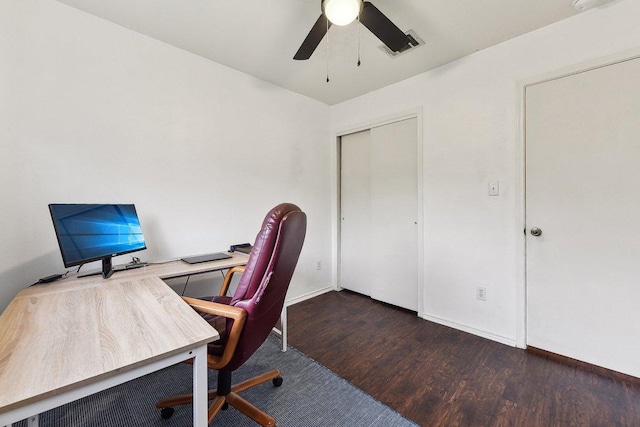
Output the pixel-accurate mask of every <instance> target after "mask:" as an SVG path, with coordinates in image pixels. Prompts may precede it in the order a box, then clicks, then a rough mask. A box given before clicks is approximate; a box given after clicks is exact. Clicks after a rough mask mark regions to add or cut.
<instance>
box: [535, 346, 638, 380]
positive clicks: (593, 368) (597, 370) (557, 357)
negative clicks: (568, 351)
mask: <svg viewBox="0 0 640 427" xmlns="http://www.w3.org/2000/svg"><path fill="white" fill-rule="evenodd" d="M526 351H527V352H528V353H531V354H535V355H537V356H540V357H544V358H546V359H549V360H553V361H554V362H556V363H561V364H563V365H565V366H570V367H572V368H577V369H581V370H584V371H588V372H592V373H594V374H597V375H600V376H601V377H605V378H610V379H612V380H615V381H625V382H627V383H629V384H633V385H634V386H635V387H638V386H640V378H638V377H634V376H633V375H629V374H625V373H622V372H618V371H614V370H612V369H608V368H604V367H602V366H598V365H592V364H591V363H587V362H583V361H581V360H577V359H573V358H571V357H568V356H563V355H561V354H557V353H553V352H551V351H548V350H543V349H541V348H537V347H531V346H528V347H527V349H526Z"/></svg>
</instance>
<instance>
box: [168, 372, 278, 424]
mask: <svg viewBox="0 0 640 427" xmlns="http://www.w3.org/2000/svg"><path fill="white" fill-rule="evenodd" d="M222 374H224V372H218V375H222ZM227 374H228V379H229V380H230V379H231V373H230V372H229V373H227ZM269 380H272V381H273V385H274V386H276V387H280V385H282V378H281V377H280V371H279V370H277V369H274V370H272V371H269V372H266V373H264V374H262V375H259V376H257V377H254V378H251V379H248V380H246V381H243V382H241V383H238V384H235V385H233V386H231V389H230V390H229V391H228V392H227V393H226V394H218V390H209V394H208V397H209V400H211V401H212V402H211V405H210V406H209V410H208V423H209V424H210V423H211V421H212V420H213V419H214V418H215V416H216V415H217V414H218V412H220V410H221V409H222V407H223V406H224V405H225V403H227V404H229V405H231V406H233V407H234V408H236V409H237V410H238V411H240V412H242V413H243V414H245V415H246V416H247V417H249V418H251V419H252V420H253V421H255V422H256V423H258V424H260V425H261V426H275V425H276V420H275V418H273V417H272V416H271V415H269V414H267V413H266V412H264V411H263V410H261V409H259V408H257V407H256V406H254V405H252V404H251V403H249V402H248V401H247V400H245V399H243V398H242V397H240V396H239V395H238V393H240V392H242V391H244V390H247V389H249V388H251V387H254V386H256V385H259V384H262V383H265V382H267V381H269ZM221 381H222V380H221V379H220V377H219V378H218V383H219V384H220V382H221ZM222 388H223V387H220V385H219V386H218V389H222ZM192 402H193V395H192V394H182V395H179V396H174V397H168V398H166V399H162V400H161V401H159V402H158V403H157V404H156V408H159V409H162V417H163V418H169V417H170V416H171V415H172V414H173V411H167V409H168V408H173V407H174V406H177V405H185V404H187V403H192Z"/></svg>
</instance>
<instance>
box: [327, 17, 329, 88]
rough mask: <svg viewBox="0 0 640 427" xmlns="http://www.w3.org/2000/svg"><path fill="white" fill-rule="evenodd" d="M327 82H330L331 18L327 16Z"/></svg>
mask: <svg viewBox="0 0 640 427" xmlns="http://www.w3.org/2000/svg"><path fill="white" fill-rule="evenodd" d="M326 21H327V83H329V19H328V18H327V20H326Z"/></svg>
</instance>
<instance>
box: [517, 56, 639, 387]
mask: <svg viewBox="0 0 640 427" xmlns="http://www.w3.org/2000/svg"><path fill="white" fill-rule="evenodd" d="M638 76H640V60H638V59H635V60H631V61H626V62H622V63H619V64H615V65H610V66H607V67H603V68H598V69H595V70H591V71H586V72H583V73H580V74H577V75H573V76H569V77H564V78H559V79H556V80H552V81H549V82H545V83H540V84H536V85H533V86H530V87H528V88H527V89H526V218H527V220H526V222H527V230H526V232H527V238H526V240H527V247H526V251H527V258H526V259H527V261H526V262H527V265H526V272H527V344H528V345H530V346H534V347H538V348H541V349H545V350H548V351H551V352H554V353H558V354H562V355H565V356H568V357H571V358H575V359H578V360H582V361H586V362H589V363H592V364H595V365H599V366H603V367H606V368H610V369H614V370H616V371H619V372H623V373H627V374H631V375H634V376H637V377H640V363H638V354H640V307H639V303H640V190H639V189H640V120H638V114H639V112H640V78H638ZM533 228H539V229H540V230H541V233H542V234H541V235H540V236H538V237H534V236H532V234H531V231H532V229H533Z"/></svg>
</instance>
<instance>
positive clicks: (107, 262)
mask: <svg viewBox="0 0 640 427" xmlns="http://www.w3.org/2000/svg"><path fill="white" fill-rule="evenodd" d="M113 271H114V270H113V267H112V265H111V257H104V258H102V270H101V271H93V272H91V273H85V274H81V275H79V276H78V279H79V278H81V277H90V276H97V275H102V278H103V279H108V278H109V277H111V275H112V274H113Z"/></svg>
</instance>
